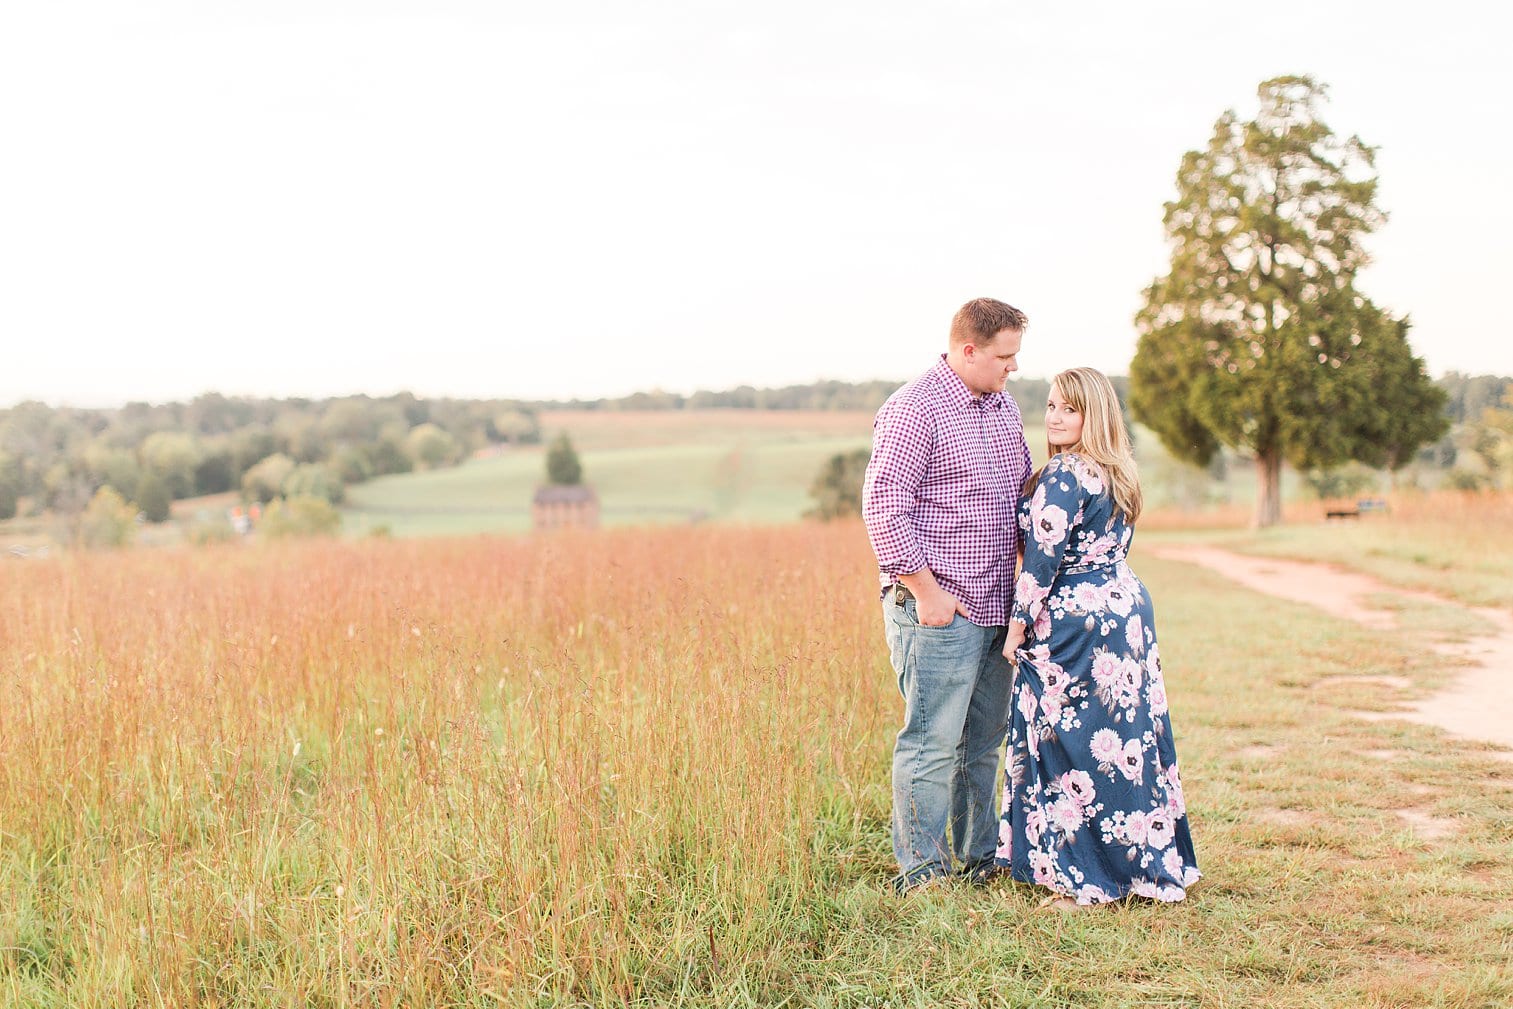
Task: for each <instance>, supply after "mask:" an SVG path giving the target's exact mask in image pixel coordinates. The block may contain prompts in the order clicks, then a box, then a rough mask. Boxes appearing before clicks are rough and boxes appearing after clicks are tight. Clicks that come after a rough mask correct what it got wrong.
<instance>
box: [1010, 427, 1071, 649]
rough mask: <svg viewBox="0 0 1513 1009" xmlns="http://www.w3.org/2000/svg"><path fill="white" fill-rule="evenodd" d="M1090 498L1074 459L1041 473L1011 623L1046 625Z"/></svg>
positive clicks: (1055, 461)
mask: <svg viewBox="0 0 1513 1009" xmlns="http://www.w3.org/2000/svg"><path fill="white" fill-rule="evenodd" d="M1086 497H1087V492H1086V490H1085V489H1084V488H1083V486H1082V480H1081V478H1080V477H1079V475H1078V473H1077V471H1076V465H1075V463H1074V462H1073V461H1072V459H1071V458H1070V457H1068V456H1066V455H1056V456H1053V457H1052V458H1051V461H1050V462H1048V463H1046V464H1045V469H1043V470H1042V471H1041V473H1040V479H1039V481H1037V482H1036V484H1035V493H1034V496H1033V497H1031V498H1030V529H1029V532H1028V533H1027V534H1026V536H1025V544H1024V565H1023V567H1022V568H1021V569H1020V571H1019V579H1018V581H1017V582H1015V584H1014V609H1013V612H1012V613H1011V615H1010V616H1009V619H1010V620H1017V621H1019V622H1020V623H1022V624H1024V625H1025V626H1026V627H1030V628H1035V627H1036V624H1037V622H1040V621H1042V619H1043V617H1044V616H1045V612H1046V600H1047V599H1048V598H1050V595H1051V589H1052V588H1053V587H1054V586H1055V582H1056V572H1057V570H1058V569H1059V568H1060V567H1061V559H1062V558H1063V557H1064V556H1066V549H1067V545H1068V544H1070V543H1071V541H1072V531H1073V530H1074V529H1075V528H1076V527H1077V526H1078V525H1079V524H1080V523H1081V521H1082V504H1083V501H1084V500H1085V499H1086ZM1042 630H1043V628H1042ZM1036 636H1037V637H1039V636H1040V635H1039V634H1037V635H1036Z"/></svg>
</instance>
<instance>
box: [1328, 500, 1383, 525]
mask: <svg viewBox="0 0 1513 1009" xmlns="http://www.w3.org/2000/svg"><path fill="white" fill-rule="evenodd" d="M1386 511H1387V500H1386V499H1385V498H1379V497H1363V498H1361V499H1360V500H1359V501H1357V502H1356V503H1355V507H1354V508H1351V507H1349V506H1348V505H1347V506H1345V507H1341V508H1329V509H1326V510H1325V512H1324V519H1325V521H1328V520H1329V519H1358V518H1360V517H1361V516H1362V515H1364V514H1366V513H1367V512H1384V513H1385V512H1386Z"/></svg>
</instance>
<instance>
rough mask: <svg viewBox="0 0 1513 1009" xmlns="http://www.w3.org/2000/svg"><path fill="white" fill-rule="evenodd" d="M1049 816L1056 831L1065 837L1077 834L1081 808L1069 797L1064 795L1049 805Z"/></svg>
mask: <svg viewBox="0 0 1513 1009" xmlns="http://www.w3.org/2000/svg"><path fill="white" fill-rule="evenodd" d="M1049 816H1050V819H1051V823H1052V824H1053V825H1054V826H1055V827H1056V829H1057V830H1059V831H1061V833H1063V834H1065V835H1066V836H1067V837H1071V836H1072V835H1073V834H1075V833H1077V828H1078V827H1081V826H1082V807H1081V806H1079V805H1077V803H1076V801H1075V800H1073V799H1072V798H1070V797H1069V796H1065V795H1064V796H1062V797H1061V798H1059V799H1057V800H1056V801H1055V802H1053V803H1051V809H1050V813H1049Z"/></svg>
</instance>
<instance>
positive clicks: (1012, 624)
mask: <svg viewBox="0 0 1513 1009" xmlns="http://www.w3.org/2000/svg"><path fill="white" fill-rule="evenodd" d="M1023 645H1024V624H1022V623H1020V622H1019V621H1018V620H1010V621H1009V626H1008V630H1007V633H1006V634H1005V635H1004V639H1003V657H1004V658H1006V659H1008V660H1009V661H1010V662H1013V661H1014V653H1015V652H1017V651H1019V649H1020V647H1021V646H1023Z"/></svg>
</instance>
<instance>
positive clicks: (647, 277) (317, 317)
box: [0, 0, 1513, 407]
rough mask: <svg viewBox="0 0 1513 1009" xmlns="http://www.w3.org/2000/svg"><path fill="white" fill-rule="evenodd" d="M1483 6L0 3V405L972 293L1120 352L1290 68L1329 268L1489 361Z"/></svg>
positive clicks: (1494, 86)
mask: <svg viewBox="0 0 1513 1009" xmlns="http://www.w3.org/2000/svg"><path fill="white" fill-rule="evenodd" d="M1508 19H1509V15H1508V14H1507V13H1505V12H1503V11H1501V10H1500V9H1496V8H1493V9H1492V10H1491V11H1490V12H1489V11H1488V9H1487V8H1486V7H1485V6H1483V5H1476V6H1473V5H1472V4H1470V3H1469V2H1464V0H1447V2H1442V3H1438V4H1435V5H1432V6H1429V7H1426V6H1424V5H1422V4H1412V5H1410V4H1403V3H1395V2H1387V3H1379V4H1375V5H1368V6H1364V7H1363V6H1361V5H1359V4H1354V3H1348V4H1347V3H1343V2H1334V0H1326V2H1320V3H1315V4H1310V5H1306V6H1304V7H1297V6H1294V7H1284V8H1280V9H1276V10H1267V11H1262V10H1261V9H1259V8H1257V7H1255V5H1254V4H1214V3H1207V2H1205V3H1198V2H1152V3H1146V4H1128V3H1103V2H1089V3H1083V4H1076V5H1066V4H1035V5H1027V4H1018V3H1005V2H989V3H976V2H972V3H969V2H957V0H939V2H935V3H931V4H920V3H899V2H894V0H869V2H852V0H844V2H833V3H832V2H824V0H804V2H794V0H765V2H763V3H760V4H753V3H744V4H729V3H721V2H712V0H702V2H683V0H646V2H631V3H627V2H624V0H620V2H608V0H604V2H600V0H594V2H587V0H559V2H556V3H551V4H540V3H525V2H513V0H510V2H484V0H425V2H419V0H415V2H398V0H295V2H289V0H260V2H258V3H255V4H253V3H230V2H225V0H179V2H164V0H136V2H132V3H121V2H119V0H48V2H46V3H21V2H16V3H10V4H6V5H4V7H3V10H0V407H4V406H8V405H11V404H14V403H16V402H19V401H22V400H26V399H40V400H43V401H45V402H49V403H53V404H69V405H76V406H110V405H116V404H120V403H124V402H127V401H131V400H146V401H151V402H160V401H167V400H175V399H177V400H183V399H188V398H191V397H193V396H195V395H197V394H199V393H202V392H205V391H210V390H215V391H219V392H222V393H225V394H227V395H254V396H278V397H283V396H310V397H323V396H335V395H346V394H353V393H368V394H371V395H385V394H388V393H392V392H396V391H399V390H406V389H407V390H410V391H412V392H415V393H417V394H419V395H424V396H457V397H468V398H474V397H477V398H526V399H545V398H571V397H578V398H597V397H601V396H619V395H624V394H628V393H630V392H634V391H638V390H649V389H664V390H668V391H673V392H682V393H687V392H692V391H694V390H696V389H725V388H731V387H734V386H737V385H742V384H750V385H756V386H773V385H787V384H797V383H807V382H811V381H815V380H818V379H842V380H847V381H859V380H868V379H892V380H899V381H902V380H904V379H907V378H909V377H912V376H913V375H915V374H917V373H918V372H920V371H922V370H924V369H925V368H926V367H928V366H929V365H930V364H931V363H932V362H933V360H934V356H935V355H936V354H937V353H938V352H939V351H940V350H943V349H944V343H945V338H946V331H947V327H948V325H949V322H950V318H951V315H952V314H953V313H954V311H955V310H956V308H957V307H958V306H960V305H961V303H963V302H964V301H966V300H968V299H970V298H973V297H978V296H990V297H996V298H1000V299H1002V300H1004V301H1008V302H1009V303H1011V304H1013V305H1015V306H1017V307H1019V308H1021V309H1023V310H1024V311H1025V312H1027V313H1028V315H1029V317H1030V327H1029V329H1028V331H1027V333H1026V336H1025V343H1024V350H1023V352H1022V353H1021V356H1020V363H1021V367H1022V369H1023V373H1024V374H1025V375H1033V376H1046V375H1050V374H1053V373H1055V372H1056V371H1058V370H1060V369H1062V368H1066V367H1071V366H1074V365H1093V366H1095V367H1099V368H1102V369H1104V370H1105V371H1108V372H1110V373H1116V374H1120V373H1124V372H1126V371H1127V369H1128V364H1129V360H1130V357H1131V355H1132V354H1133V352H1134V347H1135V332H1134V327H1133V324H1132V321H1131V319H1132V316H1133V314H1134V312H1135V310H1136V308H1137V307H1138V305H1139V301H1140V296H1141V292H1142V290H1143V289H1144V287H1145V286H1146V285H1147V284H1148V283H1149V282H1150V281H1151V280H1152V279H1153V278H1154V277H1156V276H1157V275H1158V274H1160V273H1162V272H1164V270H1165V264H1166V262H1167V255H1168V249H1167V246H1166V243H1165V239H1164V236H1163V232H1162V227H1161V217H1162V212H1163V204H1164V203H1165V202H1166V201H1167V200H1169V199H1171V198H1172V197H1173V196H1174V195H1175V187H1174V177H1175V172H1176V169H1177V166H1178V164H1179V162H1180V160H1181V157H1182V154H1183V152H1185V151H1187V150H1189V149H1193V148H1198V147H1201V146H1203V145H1205V144H1206V143H1207V141H1208V139H1209V138H1210V136H1211V135H1212V131H1213V124H1214V121H1215V120H1216V119H1217V118H1218V117H1219V115H1220V114H1221V113H1222V112H1223V111H1224V110H1225V109H1230V108H1232V109H1235V110H1236V111H1237V112H1238V113H1240V114H1241V115H1242V116H1248V115H1250V114H1253V113H1254V111H1255V106H1256V100H1255V91H1256V86H1257V85H1258V84H1259V83H1260V82H1261V81H1262V80H1265V79H1266V78H1268V77H1272V76H1276V75H1279V74H1289V73H1307V74H1312V75H1314V76H1315V77H1317V78H1319V79H1320V80H1322V81H1324V82H1325V83H1326V84H1328V85H1329V87H1330V98H1331V101H1330V103H1329V104H1328V106H1326V109H1325V118H1326V121H1327V122H1328V123H1329V124H1330V125H1331V126H1332V127H1334V129H1335V130H1336V131H1338V132H1340V133H1342V134H1347V135H1348V134H1352V133H1354V134H1357V135H1359V136H1360V137H1361V138H1362V139H1363V140H1365V141H1366V142H1367V143H1369V144H1372V145H1374V146H1377V147H1379V152H1378V160H1377V168H1378V171H1379V175H1380V180H1381V181H1380V190H1379V202H1380V204H1381V206H1382V207H1383V208H1384V209H1385V210H1386V211H1387V212H1388V214H1389V220H1388V222H1387V224H1386V225H1385V226H1384V227H1383V228H1382V229H1381V230H1380V231H1379V232H1378V233H1377V234H1375V235H1373V236H1372V238H1371V239H1370V241H1369V248H1370V250H1371V252H1372V255H1373V257H1374V262H1373V264H1372V265H1371V266H1370V267H1369V268H1368V269H1367V270H1366V271H1365V273H1364V274H1363V276H1362V278H1361V287H1362V288H1363V289H1364V290H1365V292H1366V293H1367V294H1368V295H1370V296H1371V297H1372V298H1373V299H1374V300H1375V301H1377V303H1378V304H1381V305H1383V306H1385V307H1387V308H1388V309H1390V310H1391V311H1393V312H1395V313H1398V314H1407V315H1408V316H1409V317H1410V318H1411V319H1412V320H1413V322H1414V329H1413V336H1412V340H1413V343H1414V346H1415V349H1416V350H1417V352H1418V353H1420V354H1421V355H1422V356H1423V357H1424V358H1425V360H1426V363H1427V365H1428V367H1429V371H1430V373H1431V374H1434V375H1439V374H1442V373H1444V372H1446V371H1449V370H1457V371H1463V372H1471V373H1484V372H1491V373H1497V374H1510V373H1513V339H1509V337H1510V335H1513V334H1510V333H1509V328H1510V327H1509V323H1508V321H1507V320H1508V313H1507V312H1506V311H1505V310H1504V309H1503V304H1502V298H1501V292H1502V290H1503V287H1504V284H1505V283H1506V277H1507V274H1508V273H1509V270H1510V267H1513V254H1510V253H1509V243H1508V236H1509V234H1510V232H1513V207H1510V203H1509V201H1508V200H1507V199H1506V197H1505V196H1504V189H1505V185H1506V179H1507V175H1508V171H1509V165H1510V163H1513V138H1510V137H1513V134H1510V131H1509V130H1508V129H1507V128H1506V126H1505V125H1503V124H1504V122H1505V119H1506V105H1507V103H1508V100H1509V99H1510V98H1513V69H1510V67H1513V61H1509V60H1507V59H1506V57H1505V53H1504V52H1503V51H1502V49H1503V45H1504V43H1503V41H1502V40H1505V39H1506V38H1507V37H1508V31H1507V29H1508V27H1509V24H1508Z"/></svg>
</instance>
